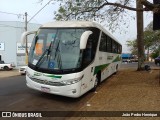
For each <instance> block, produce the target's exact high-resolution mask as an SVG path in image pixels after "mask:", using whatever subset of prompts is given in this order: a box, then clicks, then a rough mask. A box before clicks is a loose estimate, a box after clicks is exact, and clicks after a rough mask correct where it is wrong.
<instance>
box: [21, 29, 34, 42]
mask: <svg viewBox="0 0 160 120" xmlns="http://www.w3.org/2000/svg"><path fill="white" fill-rule="evenodd" d="M36 32H37V31H26V32H24V33H22V35H21V42H22V44H25V42H26V38H27V35H30V34H36Z"/></svg>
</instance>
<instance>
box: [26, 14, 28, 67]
mask: <svg viewBox="0 0 160 120" xmlns="http://www.w3.org/2000/svg"><path fill="white" fill-rule="evenodd" d="M27 15H28V14H27V12H25V31H27V23H28V22H27ZM25 44H26V49H25V51H26V52H25V54H26V56H25V62H26V65H28V40H27V36H26V43H25Z"/></svg>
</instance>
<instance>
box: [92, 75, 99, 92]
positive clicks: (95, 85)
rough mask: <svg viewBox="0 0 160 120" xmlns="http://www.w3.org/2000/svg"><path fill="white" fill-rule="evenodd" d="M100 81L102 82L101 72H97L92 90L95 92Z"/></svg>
mask: <svg viewBox="0 0 160 120" xmlns="http://www.w3.org/2000/svg"><path fill="white" fill-rule="evenodd" d="M99 82H100V76H99V74H97V75H96V79H95V82H94V87H93V88H92V91H93V92H95V91H96V89H97V86H98V85H99Z"/></svg>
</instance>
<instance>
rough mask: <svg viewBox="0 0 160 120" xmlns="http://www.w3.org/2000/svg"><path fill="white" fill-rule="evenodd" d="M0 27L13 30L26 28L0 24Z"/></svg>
mask: <svg viewBox="0 0 160 120" xmlns="http://www.w3.org/2000/svg"><path fill="white" fill-rule="evenodd" d="M0 27H12V28H21V29H22V28H24V27H16V26H11V25H5V24H0Z"/></svg>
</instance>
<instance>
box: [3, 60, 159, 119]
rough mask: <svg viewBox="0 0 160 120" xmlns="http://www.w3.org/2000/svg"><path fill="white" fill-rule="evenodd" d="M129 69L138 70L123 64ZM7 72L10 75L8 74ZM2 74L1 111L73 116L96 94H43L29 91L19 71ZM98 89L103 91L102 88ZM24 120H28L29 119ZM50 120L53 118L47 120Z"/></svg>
mask: <svg viewBox="0 0 160 120" xmlns="http://www.w3.org/2000/svg"><path fill="white" fill-rule="evenodd" d="M147 64H148V65H150V66H151V68H156V67H157V66H155V65H154V63H147ZM127 68H133V69H136V68H137V63H128V64H126V63H123V64H122V66H121V70H123V69H127ZM7 72H8V74H6V73H7ZM0 73H1V74H2V75H3V77H2V76H1V77H0V111H67V112H65V114H66V116H68V115H71V114H72V112H70V111H77V110H79V108H81V107H82V106H86V105H87V103H88V101H89V100H90V99H91V98H92V97H94V95H95V94H96V93H95V92H88V93H87V94H85V95H83V96H82V97H80V98H77V99H74V98H68V97H63V96H57V95H52V94H47V93H42V92H39V91H35V90H32V89H29V88H28V87H27V86H26V83H25V76H20V75H19V73H18V71H0ZM4 74H5V75H4ZM7 75H8V77H7ZM5 76H6V77H5ZM98 89H101V86H100V87H98ZM1 119H2V118H0V120H1ZM15 119H17V118H15ZM24 119H26V120H27V118H23V120H24ZM39 119H40V118H38V120H39ZM50 119H51V120H52V119H53V118H48V119H47V120H50ZM65 119H69V118H65V117H60V118H57V117H54V120H65ZM33 120H37V118H33ZM40 120H41V119H40Z"/></svg>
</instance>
